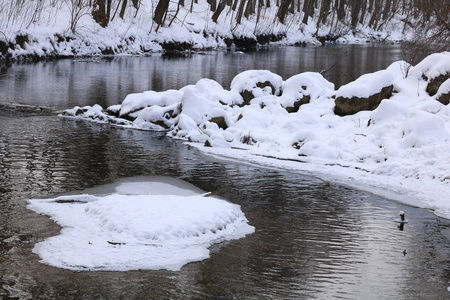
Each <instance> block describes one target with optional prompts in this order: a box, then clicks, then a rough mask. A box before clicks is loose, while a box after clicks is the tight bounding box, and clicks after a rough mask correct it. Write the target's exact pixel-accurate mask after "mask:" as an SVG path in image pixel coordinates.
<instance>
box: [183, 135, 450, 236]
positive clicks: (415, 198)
mask: <svg viewBox="0 0 450 300" xmlns="http://www.w3.org/2000/svg"><path fill="white" fill-rule="evenodd" d="M185 143H186V144H188V145H190V146H192V147H194V148H196V149H198V150H199V151H201V152H202V153H204V154H206V155H210V156H213V157H215V158H217V159H219V160H225V161H234V162H240V163H245V164H250V165H253V166H258V167H262V168H269V169H275V170H284V171H288V172H294V173H298V174H301V175H305V176H311V177H314V178H317V179H319V180H323V181H325V182H330V183H334V184H338V185H343V186H347V187H350V188H352V189H357V190H361V191H366V192H369V193H371V194H374V195H377V196H379V197H382V198H384V199H387V200H389V201H394V202H398V203H401V204H404V205H407V206H410V207H416V208H421V209H425V210H430V211H432V212H433V214H434V215H436V216H437V217H439V218H443V219H445V220H449V221H450V208H447V209H446V211H444V212H442V211H441V210H442V208H440V207H438V206H433V203H431V201H433V200H436V198H437V197H438V196H442V197H444V196H445V195H444V194H441V193H439V192H436V191H435V193H434V195H433V196H429V197H428V198H427V197H426V193H423V191H420V190H419V189H414V188H413V187H414V186H417V183H420V180H411V179H409V180H408V179H407V178H402V177H400V176H398V178H391V176H382V175H376V174H372V173H369V172H364V171H362V170H357V169H354V168H351V167H344V166H339V165H334V166H326V165H320V164H314V163H309V162H300V161H298V162H297V163H295V165H293V163H294V162H293V161H292V160H289V161H287V160H284V159H282V158H276V157H270V158H269V157H263V156H259V155H257V154H251V153H246V151H247V150H245V149H242V150H238V149H231V150H229V149H227V150H225V149H219V148H214V147H212V148H211V147H205V146H203V145H200V144H198V143H192V142H185ZM221 150H222V151H221ZM318 169H319V170H318ZM392 179H394V181H395V180H398V182H397V183H395V184H394V183H392ZM402 182H403V183H405V184H403V183H402ZM427 183H428V184H430V183H431V182H427ZM436 186H440V185H439V184H437V185H436ZM421 197H423V198H422V199H423V200H420V198H421ZM411 200H412V201H411ZM427 202H428V203H427ZM449 236H450V235H449Z"/></svg>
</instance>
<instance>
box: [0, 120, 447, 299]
mask: <svg viewBox="0 0 450 300" xmlns="http://www.w3.org/2000/svg"><path fill="white" fill-rule="evenodd" d="M0 123H1V124H2V126H1V127H0V153H1V154H0V168H1V172H0V183H1V185H0V187H1V194H0V214H1V216H2V218H1V220H0V229H1V231H0V296H1V297H3V298H5V299H93V298H95V299H120V298H126V299H149V298H153V299H200V298H201V299H331V298H340V299H425V298H426V299H443V298H445V297H447V296H449V294H448V293H449V292H448V291H447V287H448V278H449V268H448V265H449V264H448V262H449V261H448V260H449V257H450V243H449V242H448V240H447V239H446V238H445V237H444V236H443V235H442V234H441V233H440V231H441V230H442V229H445V228H447V227H448V222H447V221H446V220H441V219H439V218H437V217H436V216H434V215H433V214H432V213H430V212H428V211H426V210H422V209H417V208H412V207H407V206H404V205H401V204H398V203H395V202H390V201H386V200H384V199H381V198H379V197H376V196H373V195H371V194H369V193H366V192H362V191H357V190H353V189H349V188H346V187H342V186H338V185H334V184H331V183H327V182H323V181H321V180H318V179H315V178H311V177H306V176H302V175H300V174H296V173H290V172H286V171H277V170H272V169H264V168H258V167H255V166H252V165H247V164H243V163H233V162H229V161H221V160H218V159H216V158H212V157H208V156H205V155H204V154H202V153H200V152H198V151H197V150H195V149H193V148H190V147H189V146H188V145H185V144H183V143H182V142H180V141H175V140H172V139H169V138H166V137H165V136H164V134H162V133H154V132H144V131H136V130H128V129H120V128H114V127H110V126H108V125H101V124H93V123H85V122H82V121H73V120H68V119H61V118H58V117H56V116H52V115H50V116H32V117H14V116H10V117H0ZM136 175H167V176H172V177H176V178H181V179H184V180H186V181H188V182H190V183H193V184H194V185H196V186H197V187H199V188H201V189H203V190H205V191H215V192H218V193H219V195H220V196H221V197H223V198H225V199H228V200H230V201H232V202H234V203H237V204H239V205H241V207H242V210H243V212H244V213H245V214H246V216H247V218H248V219H249V222H250V224H251V225H253V226H255V227H256V232H255V233H254V234H252V235H250V236H248V237H246V238H244V239H241V240H237V241H232V242H226V243H222V244H220V245H216V246H214V247H212V249H211V251H212V254H211V258H210V259H208V260H205V261H202V262H197V263H191V264H189V265H187V266H185V267H184V268H183V269H182V270H181V271H180V272H169V271H163V270H161V271H148V270H147V271H146V270H142V271H130V272H71V271H68V270H62V269H57V268H53V267H50V266H47V265H44V264H41V263H39V262H38V260H39V257H37V256H36V255H35V254H32V252H31V250H32V248H33V246H34V244H35V243H36V242H38V241H41V240H43V239H45V238H46V237H48V236H53V235H56V234H58V232H59V230H60V228H59V227H58V226H56V225H55V224H54V223H53V222H52V221H51V220H49V219H48V218H47V217H46V216H40V215H37V214H35V213H33V212H32V211H29V210H27V209H26V208H25V200H26V199H28V198H33V197H45V196H47V195H50V194H51V195H53V194H55V193H61V192H71V191H72V192H74V193H76V191H80V190H83V189H85V188H89V187H94V186H97V185H99V184H104V183H110V182H112V181H113V180H114V179H117V178H123V177H130V176H136ZM399 210H404V211H405V212H406V214H407V216H408V219H409V220H410V223H408V224H406V225H405V226H404V228H403V230H400V228H399V227H398V224H397V223H395V222H394V221H393V219H394V218H395V217H396V216H397V214H398V211H399ZM405 249H406V250H407V254H406V255H404V254H403V250H405Z"/></svg>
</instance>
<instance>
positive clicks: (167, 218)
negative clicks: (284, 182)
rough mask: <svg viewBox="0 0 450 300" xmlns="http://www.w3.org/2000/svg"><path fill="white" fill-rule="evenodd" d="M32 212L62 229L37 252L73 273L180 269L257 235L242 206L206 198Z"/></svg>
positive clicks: (50, 205) (72, 200)
mask: <svg viewBox="0 0 450 300" xmlns="http://www.w3.org/2000/svg"><path fill="white" fill-rule="evenodd" d="M143 190H145V187H144V188H143ZM28 208H30V209H32V210H34V211H36V212H38V213H42V214H46V215H49V216H51V218H52V219H53V220H54V221H55V222H56V223H58V224H59V225H61V226H62V227H63V229H62V230H61V234H60V235H58V236H55V237H51V238H48V239H46V240H45V241H43V242H40V243H38V244H36V246H35V248H34V250H33V251H34V252H35V253H37V254H38V255H39V256H40V257H41V259H42V260H41V262H43V263H46V264H49V265H52V266H55V267H60V268H65V269H71V270H115V271H125V270H137V269H168V270H179V269H180V268H181V267H182V266H183V265H185V264H187V263H189V262H194V261H201V260H204V259H207V258H209V250H208V248H209V247H210V246H211V245H212V244H214V243H218V242H222V241H225V240H232V239H239V238H242V237H244V236H245V235H246V234H250V233H252V232H253V231H254V227H252V226H250V225H248V224H247V222H248V221H247V219H246V218H245V216H244V214H243V213H242V211H241V209H240V207H239V206H238V205H235V204H232V203H230V202H227V201H224V200H220V199H217V198H214V197H203V196H202V195H194V196H180V195H168V194H162V195H157V194H155V195H147V194H145V195H124V194H112V195H106V196H94V195H75V196H62V197H57V198H52V199H34V200H30V201H29V205H28Z"/></svg>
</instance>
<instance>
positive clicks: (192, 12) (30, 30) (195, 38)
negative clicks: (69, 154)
mask: <svg viewBox="0 0 450 300" xmlns="http://www.w3.org/2000/svg"><path fill="white" fill-rule="evenodd" d="M84 2H86V1H80V4H79V6H77V5H76V4H75V3H76V1H62V2H60V3H51V4H50V3H49V4H45V3H46V2H42V3H44V4H40V5H41V6H39V8H36V7H34V6H32V4H24V6H23V7H21V8H20V9H19V8H16V9H14V5H15V4H11V5H8V3H7V2H5V3H4V4H2V5H0V58H2V59H12V60H14V59H21V58H26V57H32V58H42V57H66V56H69V57H73V56H95V55H136V54H148V53H152V52H155V51H162V50H163V49H167V50H192V49H216V48H221V47H222V48H223V47H227V46H231V45H235V46H237V47H242V48H246V47H255V46H256V45H257V44H267V43H272V44H285V45H294V44H309V45H311V44H312V45H317V44H320V42H321V41H324V40H327V39H333V40H335V39H338V42H351V43H355V42H366V41H399V40H404V39H408V38H409V37H410V36H411V34H412V30H405V28H406V27H408V26H406V25H405V22H404V19H405V16H403V15H401V14H398V13H394V14H393V15H392V17H391V18H390V19H389V21H386V22H384V23H383V26H380V29H379V30H374V29H370V28H369V27H368V26H367V24H366V23H367V22H368V20H369V17H370V15H369V14H368V15H367V16H366V18H365V21H363V23H359V24H358V25H357V26H356V27H355V28H351V27H350V26H349V20H347V19H348V18H349V16H347V17H346V19H345V20H342V21H340V22H337V21H335V20H333V19H330V20H327V21H326V22H325V21H324V22H319V21H318V17H317V16H315V15H314V16H313V17H310V18H309V20H308V22H307V24H305V23H303V21H302V19H303V17H304V14H303V13H302V12H294V13H291V14H289V16H288V17H286V20H285V21H284V23H281V22H280V21H279V20H277V19H276V17H275V16H276V15H277V12H278V10H279V7H278V6H277V5H278V4H277V3H278V2H276V3H275V1H272V2H273V3H272V4H271V6H268V7H264V8H261V9H260V11H259V12H258V14H251V15H250V16H248V17H247V18H243V19H242V21H241V22H240V23H237V22H236V21H235V19H234V18H235V15H236V13H235V12H234V11H233V10H232V9H231V8H227V9H225V11H224V12H223V13H222V14H221V15H220V16H219V17H218V19H217V21H216V22H213V21H212V20H211V14H212V12H211V10H210V4H209V2H208V1H206V0H199V1H198V3H196V4H195V6H194V7H193V8H191V7H189V6H188V5H186V6H177V3H175V2H171V3H170V6H169V10H168V14H167V16H166V17H167V20H166V22H165V23H164V24H163V25H162V26H158V24H156V23H155V21H154V19H153V16H154V9H155V5H156V3H154V2H155V1H150V0H145V1H140V6H139V9H138V10H136V9H134V8H133V7H132V4H131V3H129V4H128V6H130V7H129V8H128V9H127V10H126V11H125V12H124V15H123V17H122V18H120V17H119V16H115V17H111V20H110V21H109V23H108V25H107V26H105V27H102V26H101V25H100V24H99V23H97V22H96V21H95V20H94V18H93V15H92V11H91V10H92V8H91V7H90V6H89V5H88V4H83V3H84ZM269 2H270V1H269ZM27 5H28V6H27ZM36 5H37V4H36ZM316 10H317V11H316V14H318V11H319V8H317V9H316ZM175 11H176V13H175ZM274 19H275V21H274Z"/></svg>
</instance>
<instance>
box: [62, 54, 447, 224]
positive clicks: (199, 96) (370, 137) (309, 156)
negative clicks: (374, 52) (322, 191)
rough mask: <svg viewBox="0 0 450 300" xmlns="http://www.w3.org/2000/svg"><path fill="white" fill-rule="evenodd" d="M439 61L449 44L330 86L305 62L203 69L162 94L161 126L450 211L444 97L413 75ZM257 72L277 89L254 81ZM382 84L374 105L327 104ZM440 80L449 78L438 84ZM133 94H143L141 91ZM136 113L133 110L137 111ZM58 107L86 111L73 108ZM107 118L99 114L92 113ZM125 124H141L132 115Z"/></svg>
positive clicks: (216, 150) (224, 152)
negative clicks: (217, 77)
mask: <svg viewBox="0 0 450 300" xmlns="http://www.w3.org/2000/svg"><path fill="white" fill-rule="evenodd" d="M408 70H409V72H407V71H408ZM447 70H450V53H449V52H444V53H438V54H433V55H431V56H429V57H427V58H425V59H424V60H423V61H422V62H421V63H419V64H418V65H416V66H413V67H410V66H408V65H407V64H406V63H405V62H396V63H394V64H392V65H391V66H389V67H388V68H387V69H386V70H381V71H379V72H376V73H373V74H366V75H364V76H362V77H360V78H359V79H357V80H356V81H354V82H352V83H350V84H348V85H347V86H344V87H342V88H340V89H339V90H338V91H335V90H334V85H333V84H332V83H330V82H328V81H327V80H326V79H325V78H323V77H322V75H320V74H318V73H310V72H307V73H302V74H298V75H295V76H293V77H291V78H289V79H287V80H286V81H284V82H280V78H279V77H277V76H275V75H274V74H273V73H270V72H268V71H267V72H262V71H260V70H256V71H246V72H244V73H241V74H238V75H237V76H236V78H235V79H234V80H233V83H232V85H231V90H226V89H224V88H222V87H220V86H219V85H218V83H216V82H214V81H212V80H204V79H202V80H201V82H199V83H198V84H197V85H193V86H188V87H185V88H182V89H180V91H179V92H180V94H179V96H178V99H175V98H174V99H173V101H174V102H171V103H172V105H175V104H176V103H178V104H179V105H180V111H179V114H178V115H176V116H173V118H172V119H171V122H172V124H173V125H172V126H171V127H170V129H169V131H168V135H169V136H172V137H175V138H180V139H186V140H189V141H191V142H194V143H193V144H194V145H196V146H198V147H199V148H201V149H202V150H203V151H205V152H207V153H211V154H216V155H220V156H221V157H229V158H233V159H240V160H244V161H252V162H255V163H259V164H262V165H269V166H277V167H281V168H288V169H290V170H294V171H295V170H297V171H299V172H304V173H307V174H310V175H314V176H319V177H321V178H323V179H326V180H331V181H334V182H338V183H341V184H347V185H351V186H354V187H356V188H362V189H366V190H370V191H372V192H374V193H377V194H380V195H383V196H386V197H388V198H391V199H395V200H399V201H403V202H405V203H408V204H411V205H417V206H421V207H426V208H431V209H434V210H435V213H436V214H438V215H441V216H445V217H449V218H450V201H448V194H449V193H450V154H449V149H450V144H449V143H450V105H443V104H441V103H440V102H438V101H437V100H436V99H437V98H436V97H437V96H438V95H434V96H430V95H428V93H427V92H426V87H427V79H426V78H424V77H423V76H422V75H423V74H426V76H427V77H428V78H434V77H437V76H439V74H438V73H439V72H442V74H445V73H446V72H447ZM265 81H269V82H271V83H272V84H273V86H274V88H275V89H279V91H278V92H276V93H272V92H271V91H269V90H265V88H261V87H258V86H257V83H258V82H260V83H263V82H265ZM391 84H392V85H393V86H394V93H393V94H392V96H391V97H390V98H389V99H384V100H383V101H382V102H381V104H380V105H379V106H378V107H377V108H376V109H375V110H373V111H360V112H358V113H356V114H354V115H348V116H344V117H340V116H337V115H335V114H334V111H333V108H334V98H333V96H337V95H345V96H348V97H352V96H358V97H368V96H370V95H372V94H373V93H374V92H377V91H379V90H380V89H381V88H383V87H384V86H386V85H391ZM260 86H261V85H260ZM243 90H249V91H250V92H252V93H253V95H255V96H256V97H255V98H254V99H252V100H251V101H250V103H249V104H248V105H244V106H242V105H240V104H241V103H243V99H242V97H241V95H240V94H239V93H240V92H242V91H243ZM447 90H448V80H447V81H446V82H444V84H443V85H442V86H441V88H440V90H439V93H442V92H445V91H447ZM278 93H280V94H278ZM439 93H438V94H439ZM306 96H308V97H309V103H306V104H303V105H301V106H300V107H299V109H298V111H296V112H291V113H288V111H287V108H289V107H292V106H293V105H294V104H295V103H296V102H297V101H299V100H301V99H304V98H305V97H306ZM135 97H136V99H143V98H145V96H144V93H143V94H141V95H140V96H139V94H138V95H136V96H135ZM137 101H140V100H137ZM174 103H175V104H174ZM126 105H130V104H128V103H126ZM152 107H155V109H156V108H157V107H159V106H158V105H155V106H152ZM162 107H164V106H162ZM141 113H145V110H141ZM136 114H137V115H138V119H139V120H141V118H140V117H139V116H140V112H139V111H136ZM65 115H66V116H68V117H77V118H86V116H84V115H79V116H75V115H74V114H73V110H68V111H67V112H66V113H65ZM215 117H223V119H224V120H225V122H226V127H223V126H222V127H220V126H219V124H216V123H214V122H212V118H215ZM111 118H112V119H114V118H113V117H111V116H109V115H106V114H104V115H103V116H102V117H101V118H97V119H96V120H97V121H102V120H111ZM89 119H90V118H89ZM138 119H136V120H138ZM148 121H151V120H148ZM216 121H217V120H216ZM146 123H148V122H146ZM129 126H130V127H132V128H139V129H142V128H145V126H144V124H143V123H137V122H136V121H134V122H133V123H130V125H129ZM205 146H211V147H205ZM273 158H278V159H281V160H274V159H273ZM296 161H298V163H296Z"/></svg>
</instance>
